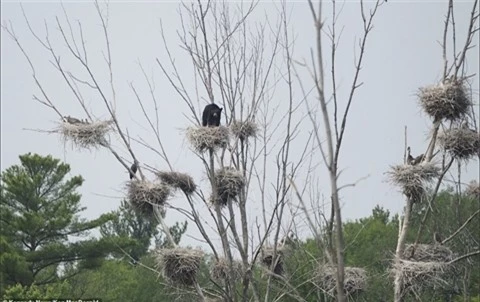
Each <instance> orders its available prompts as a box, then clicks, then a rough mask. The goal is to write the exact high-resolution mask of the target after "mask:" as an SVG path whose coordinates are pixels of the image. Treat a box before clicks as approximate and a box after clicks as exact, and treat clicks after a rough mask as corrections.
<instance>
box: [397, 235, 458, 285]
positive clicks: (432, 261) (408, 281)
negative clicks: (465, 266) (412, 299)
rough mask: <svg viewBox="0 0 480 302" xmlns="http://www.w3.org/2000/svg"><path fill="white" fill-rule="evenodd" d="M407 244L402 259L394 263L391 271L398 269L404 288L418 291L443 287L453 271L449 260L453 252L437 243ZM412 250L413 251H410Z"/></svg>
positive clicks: (452, 256)
mask: <svg viewBox="0 0 480 302" xmlns="http://www.w3.org/2000/svg"><path fill="white" fill-rule="evenodd" d="M413 249H414V246H413V245H412V244H410V245H407V247H406V248H405V251H404V256H403V259H402V260H400V261H399V262H397V263H395V264H394V266H393V269H392V270H393V271H392V272H393V273H395V272H398V271H400V272H401V276H402V279H403V284H404V289H408V290H412V291H420V290H422V289H424V288H429V287H445V286H448V282H446V281H445V279H447V278H448V277H449V275H451V274H454V273H455V269H454V267H453V265H452V264H451V262H450V261H452V260H453V259H454V253H453V252H452V250H450V249H449V248H448V247H446V246H444V245H439V244H433V245H430V244H418V245H417V246H416V247H415V250H413ZM412 252H413V253H412Z"/></svg>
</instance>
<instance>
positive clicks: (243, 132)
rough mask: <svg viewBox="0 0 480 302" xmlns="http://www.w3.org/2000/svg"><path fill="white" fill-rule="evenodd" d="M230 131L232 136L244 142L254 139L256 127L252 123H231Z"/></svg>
mask: <svg viewBox="0 0 480 302" xmlns="http://www.w3.org/2000/svg"><path fill="white" fill-rule="evenodd" d="M230 130H231V131H232V133H233V135H235V136H236V137H238V138H240V139H241V140H244V139H247V138H249V137H255V136H256V135H257V131H258V127H257V124H255V123H254V122H253V121H244V122H242V121H233V123H232V124H231V125H230Z"/></svg>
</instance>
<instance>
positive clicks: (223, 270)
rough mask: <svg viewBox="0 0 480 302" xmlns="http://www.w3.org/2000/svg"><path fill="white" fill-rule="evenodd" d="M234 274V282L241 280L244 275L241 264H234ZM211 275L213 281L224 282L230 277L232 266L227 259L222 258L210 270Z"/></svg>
mask: <svg viewBox="0 0 480 302" xmlns="http://www.w3.org/2000/svg"><path fill="white" fill-rule="evenodd" d="M232 272H233V278H234V281H235V280H237V279H239V278H240V277H241V275H242V265H241V263H239V262H237V261H234V262H233V264H232ZM210 275H211V276H212V279H213V280H216V281H222V280H227V278H228V276H229V275H230V266H229V264H228V261H227V260H226V259H225V258H220V259H219V260H217V261H215V262H214V263H213V266H212V267H211V268H210Z"/></svg>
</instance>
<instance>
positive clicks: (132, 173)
mask: <svg viewBox="0 0 480 302" xmlns="http://www.w3.org/2000/svg"><path fill="white" fill-rule="evenodd" d="M137 170H138V167H137V164H136V163H133V164H132V166H131V167H130V171H129V173H130V179H133V178H134V177H135V173H137Z"/></svg>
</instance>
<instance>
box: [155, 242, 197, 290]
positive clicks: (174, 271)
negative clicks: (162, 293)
mask: <svg viewBox="0 0 480 302" xmlns="http://www.w3.org/2000/svg"><path fill="white" fill-rule="evenodd" d="M202 257H203V253H202V251H199V250H193V249H187V248H174V249H163V250H160V252H159V253H158V257H157V267H159V268H160V267H161V268H162V269H163V276H164V277H165V278H166V279H167V280H169V281H170V282H172V283H173V284H175V285H180V286H192V285H194V284H195V282H196V280H197V273H198V270H199V268H200V263H201V261H202Z"/></svg>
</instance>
